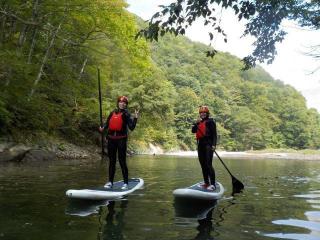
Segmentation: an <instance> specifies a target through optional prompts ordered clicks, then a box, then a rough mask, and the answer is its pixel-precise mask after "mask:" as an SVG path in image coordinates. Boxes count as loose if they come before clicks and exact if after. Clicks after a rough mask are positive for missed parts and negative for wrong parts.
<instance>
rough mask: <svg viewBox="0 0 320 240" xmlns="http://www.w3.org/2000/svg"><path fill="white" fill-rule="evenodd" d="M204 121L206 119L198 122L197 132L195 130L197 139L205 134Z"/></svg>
mask: <svg viewBox="0 0 320 240" xmlns="http://www.w3.org/2000/svg"><path fill="white" fill-rule="evenodd" d="M206 122H207V121H203V122H200V123H199V124H198V129H197V132H196V138H197V139H200V138H203V137H204V136H205V134H206V130H207V129H206Z"/></svg>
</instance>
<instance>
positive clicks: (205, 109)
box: [199, 106, 209, 114]
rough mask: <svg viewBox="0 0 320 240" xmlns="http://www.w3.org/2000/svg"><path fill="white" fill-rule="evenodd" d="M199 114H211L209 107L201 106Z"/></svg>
mask: <svg viewBox="0 0 320 240" xmlns="http://www.w3.org/2000/svg"><path fill="white" fill-rule="evenodd" d="M199 113H208V114H209V108H208V107H207V106H200V107H199Z"/></svg>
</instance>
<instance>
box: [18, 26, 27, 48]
mask: <svg viewBox="0 0 320 240" xmlns="http://www.w3.org/2000/svg"><path fill="white" fill-rule="evenodd" d="M27 28H28V26H27V25H26V24H23V27H22V30H21V32H20V36H19V41H18V45H19V46H20V47H22V45H23V44H24V42H25V39H26V34H27Z"/></svg>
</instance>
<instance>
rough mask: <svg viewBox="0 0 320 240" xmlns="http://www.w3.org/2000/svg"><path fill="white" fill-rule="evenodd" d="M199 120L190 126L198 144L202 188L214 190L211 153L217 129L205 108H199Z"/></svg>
mask: <svg viewBox="0 0 320 240" xmlns="http://www.w3.org/2000/svg"><path fill="white" fill-rule="evenodd" d="M199 115H200V118H199V119H198V120H197V122H196V123H194V124H193V126H192V132H193V133H195V134H196V138H197V144H198V148H197V150H198V158H199V162H200V165H201V169H202V174H203V180H204V183H203V184H201V186H202V187H204V188H207V189H208V190H215V188H216V185H215V172H214V169H213V167H212V158H213V152H214V149H215V148H216V144H217V128H216V123H215V122H214V120H213V119H212V118H209V115H210V112H209V109H208V107H207V106H201V107H200V108H199Z"/></svg>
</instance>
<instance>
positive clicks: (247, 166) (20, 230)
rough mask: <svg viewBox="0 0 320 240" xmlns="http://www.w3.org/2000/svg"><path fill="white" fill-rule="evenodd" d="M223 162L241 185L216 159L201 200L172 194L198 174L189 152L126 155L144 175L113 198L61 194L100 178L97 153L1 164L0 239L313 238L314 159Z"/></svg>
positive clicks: (318, 180)
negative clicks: (237, 183)
mask: <svg viewBox="0 0 320 240" xmlns="http://www.w3.org/2000/svg"><path fill="white" fill-rule="evenodd" d="M224 161H225V163H226V164H227V166H229V168H230V170H231V172H232V173H233V174H234V175H235V176H236V177H237V178H238V179H239V180H241V181H242V182H243V183H244V184H245V187H246V188H245V191H244V192H243V193H241V194H238V195H236V196H234V197H232V196H231V195H230V194H231V190H232V189H231V187H232V185H231V178H230V176H229V175H228V173H227V172H226V171H225V170H224V169H223V167H222V166H221V164H220V163H219V162H218V160H215V162H214V165H215V168H216V172H217V175H218V180H219V181H220V182H221V183H222V184H223V185H224V186H225V188H226V193H225V196H224V198H223V199H221V200H220V201H218V202H216V203H212V204H206V205H203V204H193V205H182V204H181V203H177V202H175V201H174V198H173V196H172V191H173V190H174V189H176V188H179V187H184V186H189V185H191V184H193V183H195V182H198V181H199V180H201V174H200V167H199V164H198V161H197V159H195V158H186V157H172V156H170V157H166V156H161V157H160V156H136V157H132V158H129V159H128V165H129V170H130V176H131V177H141V178H143V179H144V180H145V186H144V189H142V190H138V191H136V192H135V193H134V194H132V195H129V196H127V197H126V198H125V199H122V200H118V201H113V202H108V201H100V202H83V201H71V200H69V199H67V198H66V197H65V191H66V190H67V189H69V188H73V189H77V188H86V187H93V186H99V185H102V184H103V183H104V182H105V180H106V170H105V169H106V167H107V165H106V163H103V164H101V163H100V160H98V159H97V160H95V159H91V160H85V161H84V160H79V161H57V162H54V163H41V164H39V163H37V164H28V165H26V164H24V165H0V240H1V239H6V240H11V239H12V240H18V239H24V240H28V239H34V240H41V239H46V240H58V239H59V240H61V239H77V240H81V239H86V240H87V239H90V240H91V239H108V240H112V239H129V240H131V239H132V240H139V239H144V240H149V239H152V240H158V239H159V240H161V239H166V240H167V239H216V240H217V239H219V240H223V239H230V240H232V239H306V240H314V239H320V171H319V169H320V162H315V161H313V162H312V161H292V160H228V159H225V160H224ZM120 177H121V176H120V171H119V168H118V171H117V173H116V178H117V179H120Z"/></svg>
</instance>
